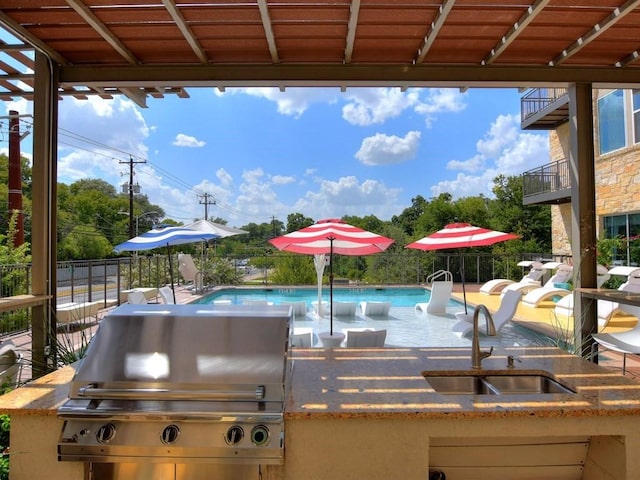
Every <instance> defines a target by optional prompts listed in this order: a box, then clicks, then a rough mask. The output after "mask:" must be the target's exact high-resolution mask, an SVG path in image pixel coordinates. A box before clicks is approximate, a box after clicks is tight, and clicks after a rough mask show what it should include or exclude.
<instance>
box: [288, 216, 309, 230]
mask: <svg viewBox="0 0 640 480" xmlns="http://www.w3.org/2000/svg"><path fill="white" fill-rule="evenodd" d="M314 223H315V222H314V221H313V218H310V217H305V216H304V215H303V214H301V213H290V214H289V215H287V229H286V231H287V233H291V232H295V231H297V230H300V229H301V228H304V227H308V226H310V225H313V224H314Z"/></svg>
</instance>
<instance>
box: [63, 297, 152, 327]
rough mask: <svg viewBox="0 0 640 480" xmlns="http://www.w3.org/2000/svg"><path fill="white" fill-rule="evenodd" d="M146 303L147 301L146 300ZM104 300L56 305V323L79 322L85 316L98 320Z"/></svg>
mask: <svg viewBox="0 0 640 480" xmlns="http://www.w3.org/2000/svg"><path fill="white" fill-rule="evenodd" d="M145 303H146V302H145ZM103 305H104V303H103V302H102V301H94V302H69V303H65V304H61V305H58V306H56V323H57V324H58V325H63V324H69V323H74V322H79V321H81V320H84V319H85V318H89V317H90V318H93V319H95V320H96V321H97V320H98V313H99V311H100V308H101V307H102V306H103Z"/></svg>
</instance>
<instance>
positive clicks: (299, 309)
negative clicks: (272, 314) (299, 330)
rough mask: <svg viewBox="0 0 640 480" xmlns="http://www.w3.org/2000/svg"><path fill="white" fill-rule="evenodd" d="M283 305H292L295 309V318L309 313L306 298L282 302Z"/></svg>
mask: <svg viewBox="0 0 640 480" xmlns="http://www.w3.org/2000/svg"><path fill="white" fill-rule="evenodd" d="M280 304H281V305H286V306H290V307H291V308H292V310H293V316H294V318H301V317H304V316H306V315H307V302H305V301H304V300H300V301H294V302H281V303H280Z"/></svg>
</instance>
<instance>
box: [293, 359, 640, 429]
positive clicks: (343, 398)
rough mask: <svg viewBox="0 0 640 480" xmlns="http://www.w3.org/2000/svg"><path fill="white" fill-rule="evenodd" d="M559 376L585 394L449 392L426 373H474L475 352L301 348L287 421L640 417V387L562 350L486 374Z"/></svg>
mask: <svg viewBox="0 0 640 480" xmlns="http://www.w3.org/2000/svg"><path fill="white" fill-rule="evenodd" d="M508 355H514V356H516V357H518V358H519V359H520V361H516V362H515V368H514V369H509V371H511V372H523V371H527V372H531V373H549V372H550V373H551V374H552V377H553V378H554V379H557V380H559V381H560V382H561V383H563V384H565V385H567V386H569V387H571V388H572V389H574V390H575V391H576V392H577V394H544V395H539V394H516V395H512V394H509V395H499V396H498V395H447V394H440V393H436V392H435V391H434V390H433V389H431V387H430V386H429V384H428V383H427V382H426V381H425V379H424V377H423V376H422V375H421V372H423V371H447V372H450V373H452V372H461V373H467V374H468V373H471V371H472V369H471V358H470V349H469V348H454V347H448V348H382V349H346V348H341V349H335V350H320V349H295V350H294V351H293V355H292V357H293V372H292V377H293V381H292V385H293V388H292V391H291V393H290V396H289V398H288V401H287V405H286V408H285V418H289V419H294V418H295V419H300V418H322V417H336V416H340V417H343V418H348V417H357V418H361V417H362V416H367V417H371V418H390V417H395V418H398V416H399V415H405V416H410V417H411V418H417V417H422V418H452V417H456V416H460V417H470V418H471V417H505V416H527V417H531V416H539V417H552V416H564V417H566V416H614V415H615V416H618V415H639V414H640V383H638V382H635V381H633V380H631V379H630V378H628V377H625V376H623V375H621V374H620V373H617V372H615V371H612V370H608V369H605V368H602V367H599V366H597V365H595V364H593V363H591V362H588V361H585V360H583V359H581V358H579V357H576V356H574V355H571V354H569V353H567V352H565V351H563V350H560V349H558V348H554V347H531V348H530V347H526V348H509V349H500V350H495V351H494V352H493V355H492V356H491V357H490V358H488V359H485V360H483V362H482V367H483V372H486V373H491V372H492V371H496V370H499V371H502V372H504V371H505V370H506V369H507V356H508Z"/></svg>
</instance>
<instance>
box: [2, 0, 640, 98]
mask: <svg viewBox="0 0 640 480" xmlns="http://www.w3.org/2000/svg"><path fill="white" fill-rule="evenodd" d="M0 25H2V26H3V27H4V28H5V29H6V30H8V31H9V32H11V34H12V35H14V36H15V37H16V38H17V39H18V40H17V41H16V42H14V43H11V42H9V41H7V42H6V43H3V44H0V98H3V99H7V98H13V97H16V96H27V97H28V96H30V95H31V94H32V90H31V87H32V84H33V78H32V73H33V71H32V69H33V53H30V52H29V49H32V48H34V47H35V48H37V49H39V50H40V51H42V52H44V53H46V54H47V55H48V56H49V57H50V58H51V59H52V60H53V61H55V62H56V63H58V64H60V65H61V69H60V80H61V90H60V92H61V95H76V96H86V95H102V96H105V97H108V96H110V95H112V94H118V93H125V94H127V95H129V96H131V97H132V98H136V97H137V101H138V102H139V103H142V104H143V103H144V98H145V97H146V96H147V95H152V96H163V95H165V94H167V93H171V94H178V95H183V96H186V95H187V93H186V91H185V90H184V88H185V87H188V86H203V85H211V86H216V87H218V88H221V89H222V88H225V87H227V86H237V85H243V86H251V85H269V86H279V87H281V88H286V87H288V86H300V85H316V86H320V85H324V86H340V87H343V88H347V87H349V86H356V85H381V84H384V85H389V86H394V85H397V86H400V87H411V86H458V87H460V88H463V87H473V86H520V87H527V86H536V85H543V84H544V85H551V84H565V85H566V84H567V83H569V82H581V81H582V82H596V83H601V84H603V85H604V84H635V83H640V61H638V57H639V56H640V55H639V53H638V52H639V51H640V0H635V1H620V0H605V1H591V0H577V1H576V0H536V1H533V0H493V1H491V0H490V1H481V0H441V1H437V0H119V1H115V2H114V1H112V0H41V1H36V0H0ZM21 42H23V43H21Z"/></svg>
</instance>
